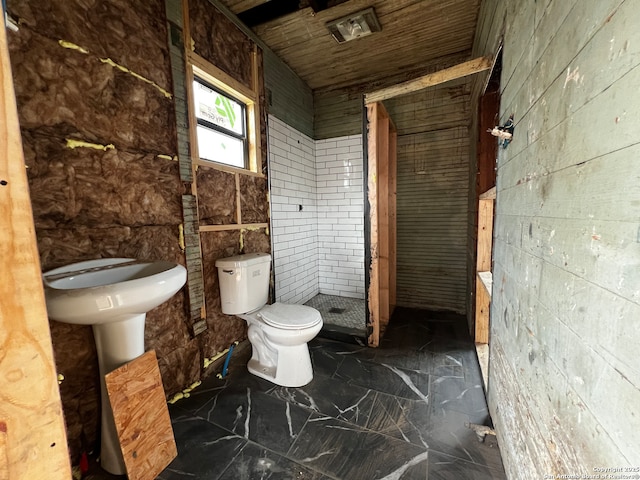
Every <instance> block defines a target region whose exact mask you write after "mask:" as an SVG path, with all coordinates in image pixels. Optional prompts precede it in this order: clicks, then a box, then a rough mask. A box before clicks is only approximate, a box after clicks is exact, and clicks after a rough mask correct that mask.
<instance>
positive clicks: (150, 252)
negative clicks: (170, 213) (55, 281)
mask: <svg viewBox="0 0 640 480" xmlns="http://www.w3.org/2000/svg"><path fill="white" fill-rule="evenodd" d="M36 237H37V239H38V250H39V251H40V263H41V265H42V270H43V271H47V270H50V269H52V268H56V267H60V266H63V265H67V264H69V263H74V262H81V261H83V260H91V259H94V258H109V257H111V258H115V257H128V258H137V259H141V260H167V261H169V262H175V263H180V264H182V265H184V262H185V260H184V254H183V253H182V252H181V251H180V245H179V231H178V226H177V225H169V226H164V227H111V228H89V227H77V228H68V229H56V230H48V229H40V230H37V231H36Z"/></svg>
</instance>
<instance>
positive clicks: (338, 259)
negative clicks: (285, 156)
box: [315, 135, 364, 298]
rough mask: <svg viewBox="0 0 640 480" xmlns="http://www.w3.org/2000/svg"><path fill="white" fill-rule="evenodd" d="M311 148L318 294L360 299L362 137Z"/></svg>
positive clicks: (362, 259) (329, 140)
mask: <svg viewBox="0 0 640 480" xmlns="http://www.w3.org/2000/svg"><path fill="white" fill-rule="evenodd" d="M315 146H316V180H317V184H316V185H317V198H318V203H317V204H318V268H319V275H320V278H319V286H320V293H324V294H327V295H337V296H340V297H351V298H364V192H363V185H364V180H363V163H362V162H363V158H362V136H361V135H350V136H346V137H338V138H331V139H327V140H317V141H316V145H315Z"/></svg>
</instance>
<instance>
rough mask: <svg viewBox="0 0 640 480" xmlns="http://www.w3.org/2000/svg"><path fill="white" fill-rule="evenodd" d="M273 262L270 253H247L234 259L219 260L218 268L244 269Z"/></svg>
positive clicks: (217, 261)
mask: <svg viewBox="0 0 640 480" xmlns="http://www.w3.org/2000/svg"><path fill="white" fill-rule="evenodd" d="M270 261H271V255H269V254H268V253H245V254H243V255H235V256H233V257H227V258H219V259H218V260H216V267H219V268H242V267H248V266H250V265H258V264H260V263H268V262H270Z"/></svg>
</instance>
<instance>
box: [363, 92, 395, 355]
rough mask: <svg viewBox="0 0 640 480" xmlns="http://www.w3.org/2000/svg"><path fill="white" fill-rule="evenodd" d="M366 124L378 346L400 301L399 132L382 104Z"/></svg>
mask: <svg viewBox="0 0 640 480" xmlns="http://www.w3.org/2000/svg"><path fill="white" fill-rule="evenodd" d="M365 122H366V130H365V131H366V132H367V137H366V138H367V147H366V149H365V151H366V152H367V153H366V156H365V158H366V178H367V188H366V199H365V205H366V207H365V211H366V216H365V225H366V226H365V232H367V234H366V235H367V236H366V239H365V245H366V247H365V248H366V262H367V263H366V265H365V270H366V271H367V275H366V278H367V301H366V305H367V309H366V311H367V337H368V340H367V342H368V344H369V346H371V347H377V346H378V345H379V344H380V338H381V336H382V333H383V332H384V329H385V328H386V326H387V325H388V323H389V319H390V317H391V314H392V313H393V310H394V308H395V302H396V176H397V174H396V154H397V131H396V127H395V125H394V124H393V121H392V120H391V118H390V117H389V114H388V113H387V111H386V109H385V108H384V105H382V103H377V102H376V103H372V104H369V105H367V107H366V114H365Z"/></svg>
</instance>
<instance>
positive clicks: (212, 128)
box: [193, 77, 249, 168]
mask: <svg viewBox="0 0 640 480" xmlns="http://www.w3.org/2000/svg"><path fill="white" fill-rule="evenodd" d="M193 102H194V107H195V115H196V120H197V127H196V135H197V138H198V153H199V156H200V158H201V159H206V160H210V161H213V162H218V163H223V164H225V165H230V166H233V167H239V168H247V159H248V150H249V148H248V143H249V142H248V138H247V107H246V105H245V104H244V103H242V102H239V101H238V100H236V99H234V98H232V97H231V96H229V95H227V94H225V93H222V92H221V91H219V90H217V89H216V88H215V87H213V86H211V85H209V84H208V83H207V82H205V81H204V80H202V79H201V78H198V77H195V78H194V81H193Z"/></svg>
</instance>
